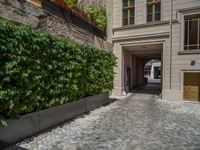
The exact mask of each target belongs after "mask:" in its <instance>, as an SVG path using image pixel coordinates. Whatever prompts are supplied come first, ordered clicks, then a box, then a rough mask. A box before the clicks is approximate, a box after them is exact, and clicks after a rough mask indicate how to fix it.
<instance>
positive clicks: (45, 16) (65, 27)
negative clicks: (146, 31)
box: [0, 0, 113, 51]
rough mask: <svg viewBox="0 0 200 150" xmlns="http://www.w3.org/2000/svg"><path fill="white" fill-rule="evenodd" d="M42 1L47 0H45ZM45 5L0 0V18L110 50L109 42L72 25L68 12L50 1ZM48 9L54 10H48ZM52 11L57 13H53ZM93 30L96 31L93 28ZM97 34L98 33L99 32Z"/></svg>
mask: <svg viewBox="0 0 200 150" xmlns="http://www.w3.org/2000/svg"><path fill="white" fill-rule="evenodd" d="M44 2H47V0H46V1H44ZM45 6H47V7H45V9H46V10H44V9H41V8H39V7H37V6H35V5H33V4H31V3H28V2H25V1H23V0H0V18H3V19H6V20H10V21H13V22H15V23H19V24H24V25H28V26H32V27H34V28H37V29H40V30H44V31H47V32H50V33H52V34H54V35H58V36H63V37H69V38H71V39H74V40H75V41H77V42H79V43H85V44H89V45H91V46H94V47H96V48H99V49H103V50H106V51H112V49H113V46H112V44H111V43H109V42H107V41H105V40H104V39H102V38H100V37H99V36H96V35H95V34H92V33H91V32H89V31H87V30H84V29H82V28H81V26H80V27H79V26H78V25H74V24H73V20H70V19H71V17H70V14H69V13H68V12H66V11H62V9H60V8H59V7H54V6H52V5H50V3H45ZM48 7H49V8H48ZM48 9H49V11H48ZM50 10H55V11H51V12H50ZM53 12H58V13H56V14H54V13H53ZM59 15H60V16H59ZM66 18H69V19H68V21H66ZM93 32H98V31H96V30H94V31H93ZM97 34H98V35H100V34H101V33H97Z"/></svg>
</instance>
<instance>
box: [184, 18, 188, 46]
mask: <svg viewBox="0 0 200 150" xmlns="http://www.w3.org/2000/svg"><path fill="white" fill-rule="evenodd" d="M184 37H185V40H184V41H185V42H184V45H185V46H186V45H188V42H187V41H188V21H185V36H184Z"/></svg>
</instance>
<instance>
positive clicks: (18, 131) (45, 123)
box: [0, 92, 111, 149]
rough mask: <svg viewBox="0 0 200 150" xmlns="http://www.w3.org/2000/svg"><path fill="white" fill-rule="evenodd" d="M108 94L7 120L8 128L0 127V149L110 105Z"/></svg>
mask: <svg viewBox="0 0 200 150" xmlns="http://www.w3.org/2000/svg"><path fill="white" fill-rule="evenodd" d="M110 102H111V101H110V100H109V93H108V92H106V93H103V94H99V95H95V96H91V97H87V98H84V99H81V100H79V101H74V102H72V103H68V104H64V105H60V106H56V107H52V108H49V109H45V110H42V111H39V112H34V113H30V114H27V115H23V116H21V117H20V119H19V120H11V119H10V120H8V127H6V128H5V127H2V126H0V149H1V148H4V147H6V146H10V145H11V144H14V143H17V142H19V141H21V140H23V139H25V138H28V137H31V136H33V135H35V134H38V133H40V132H42V131H45V130H48V129H50V128H52V127H55V126H57V125H59V124H62V123H64V122H66V121H69V120H71V119H74V118H76V117H78V116H80V115H82V114H84V113H88V112H90V111H91V110H93V109H95V108H98V107H100V106H103V105H106V104H108V103H110Z"/></svg>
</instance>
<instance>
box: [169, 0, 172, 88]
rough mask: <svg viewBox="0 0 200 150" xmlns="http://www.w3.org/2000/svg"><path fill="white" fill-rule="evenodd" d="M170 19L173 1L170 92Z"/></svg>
mask: <svg viewBox="0 0 200 150" xmlns="http://www.w3.org/2000/svg"><path fill="white" fill-rule="evenodd" d="M172 19H173V0H170V23H169V24H170V75H169V76H170V90H172Z"/></svg>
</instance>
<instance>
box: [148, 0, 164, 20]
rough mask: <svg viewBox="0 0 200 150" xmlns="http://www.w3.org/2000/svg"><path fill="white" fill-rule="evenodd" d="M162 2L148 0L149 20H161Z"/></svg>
mask: <svg viewBox="0 0 200 150" xmlns="http://www.w3.org/2000/svg"><path fill="white" fill-rule="evenodd" d="M160 18H161V2H160V0H147V22H153V21H160Z"/></svg>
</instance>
